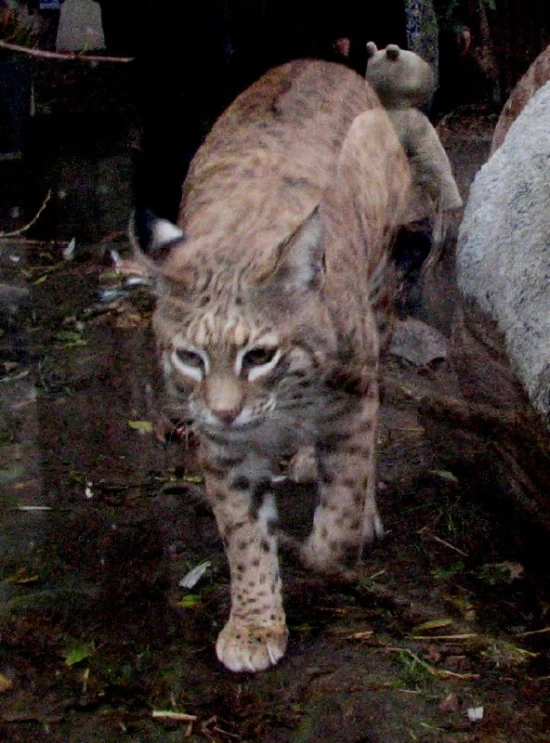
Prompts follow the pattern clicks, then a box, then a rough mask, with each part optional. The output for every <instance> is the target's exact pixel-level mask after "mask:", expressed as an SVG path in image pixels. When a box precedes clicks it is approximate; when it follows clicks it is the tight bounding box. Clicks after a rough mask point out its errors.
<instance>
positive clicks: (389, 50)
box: [386, 44, 401, 62]
mask: <svg viewBox="0 0 550 743" xmlns="http://www.w3.org/2000/svg"><path fill="white" fill-rule="evenodd" d="M400 52H401V49H400V47H398V46H397V44H388V46H387V47H386V57H387V58H388V59H391V61H392V62H395V60H396V59H397V58H398V57H399V53H400Z"/></svg>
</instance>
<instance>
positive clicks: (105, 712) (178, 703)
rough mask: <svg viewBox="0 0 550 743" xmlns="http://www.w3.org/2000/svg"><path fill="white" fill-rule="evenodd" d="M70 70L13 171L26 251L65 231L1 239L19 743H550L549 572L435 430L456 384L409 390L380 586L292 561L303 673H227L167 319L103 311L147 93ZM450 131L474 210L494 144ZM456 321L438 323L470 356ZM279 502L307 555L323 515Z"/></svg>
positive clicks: (57, 82) (390, 466) (304, 503)
mask: <svg viewBox="0 0 550 743" xmlns="http://www.w3.org/2000/svg"><path fill="white" fill-rule="evenodd" d="M48 70H50V71H46V72H42V73H41V78H40V82H41V86H42V87H41V88H40V90H39V91H38V96H37V98H38V104H39V108H38V117H37V119H36V120H35V122H34V123H33V131H32V139H31V144H32V147H31V152H30V155H28V156H27V155H26V159H25V160H24V161H23V162H12V163H0V166H1V168H2V170H1V171H0V174H1V175H0V188H1V190H2V192H3V199H4V203H3V205H2V207H1V209H0V216H1V218H2V227H3V229H4V231H8V230H10V229H14V228H17V227H18V226H21V225H22V224H24V223H25V221H29V220H30V219H31V218H32V215H33V214H34V213H35V212H36V210H37V209H38V208H39V206H40V204H41V203H42V201H43V199H44V197H45V193H46V192H47V190H48V188H49V189H51V196H50V200H49V202H48V204H47V205H46V207H45V210H44V213H43V215H42V216H41V217H40V220H41V221H38V222H37V224H36V225H35V226H34V227H33V228H31V230H29V231H27V232H25V233H24V234H20V235H16V236H13V237H3V238H2V239H0V266H1V282H2V284H1V289H2V293H1V296H0V302H1V303H2V304H1V306H0V309H1V313H2V322H1V330H0V333H1V334H0V349H1V356H0V410H1V413H0V450H1V455H2V458H1V461H0V740H5V741H9V743H27V742H28V741H34V740H39V739H40V740H44V741H52V743H67V742H70V743H77V742H78V743H92V742H94V741H97V742H98V743H99V742H101V743H111V741H113V742H114V741H129V742H130V741H131V742H132V743H138V742H139V743H154V742H155V741H167V742H169V741H174V742H175V741H184V740H189V741H197V742H198V741H216V742H218V741H219V742H220V743H221V742H229V741H248V742H249V743H309V742H311V743H313V742H317V741H327V742H328V743H340V742H341V743H405V741H422V742H424V743H431V742H432V741H433V742H434V743H435V742H444V743H455V742H456V743H466V742H468V743H470V742H473V741H479V742H483V743H531V742H534V741H547V742H548V741H550V732H549V731H550V720H549V716H550V715H549V694H548V689H549V682H550V664H549V653H550V645H549V642H550V631H549V630H550V627H549V624H550V620H549V617H548V611H549V608H550V583H549V581H548V575H547V564H548V561H547V560H548V553H547V552H543V551H542V546H543V545H541V542H540V541H538V540H539V535H538V534H536V533H535V532H530V531H529V530H528V529H525V528H524V527H523V525H522V524H520V523H519V522H518V521H517V520H516V519H515V516H514V513H513V512H512V511H508V510H507V509H506V507H504V506H503V505H502V504H503V503H505V501H506V499H505V497H503V498H502V499H496V500H495V499H491V498H488V497H487V482H486V481H485V480H484V473H483V472H479V476H478V477H477V476H472V466H473V465H472V462H474V461H475V457H474V453H473V452H472V453H471V454H472V456H471V457H470V456H469V452H468V447H467V445H465V444H464V440H463V438H464V437H463V435H462V433H463V432H462V431H461V430H458V429H456V430H455V429H453V427H452V426H447V427H445V426H441V424H440V422H439V423H437V424H436V422H435V421H432V420H431V418H430V414H429V411H428V412H426V409H425V406H423V401H424V400H425V398H426V396H427V395H428V396H429V395H441V396H443V395H445V396H446V397H447V398H448V397H449V396H451V397H453V396H456V399H459V398H460V385H459V383H458V380H457V376H456V371H455V370H454V369H453V367H452V365H451V364H450V363H449V362H445V361H440V362H438V363H434V364H430V365H424V366H418V365H413V364H411V363H410V362H407V361H405V360H404V359H403V358H398V357H392V358H390V359H389V360H388V362H387V364H386V366H385V369H384V379H385V387H386V395H385V403H384V408H383V414H382V427H381V432H380V454H379V458H380V466H379V502H380V509H381V512H382V514H383V517H384V521H385V526H386V529H387V534H386V537H385V539H384V540H383V542H381V543H380V544H378V545H375V546H374V547H373V548H372V549H371V550H370V551H369V552H368V553H367V554H366V556H365V561H364V564H363V566H362V568H361V576H360V578H359V579H357V580H355V581H352V582H349V583H344V582H336V581H326V580H324V579H321V578H317V577H315V576H312V575H310V574H307V573H305V572H304V571H302V570H301V569H300V568H299V567H297V566H296V565H294V564H293V563H292V562H291V561H290V560H287V559H286V558H284V557H283V565H284V580H285V595H286V608H287V617H288V621H289V624H290V628H291V639H290V645H289V650H288V654H287V656H286V658H285V659H284V660H283V661H282V662H281V663H280V665H279V666H278V667H276V668H274V669H273V670H271V671H268V672H266V673H263V674H260V675H257V676H253V677H251V676H248V675H233V674H231V673H229V672H228V671H226V670H224V669H223V668H222V667H221V666H220V664H219V663H218V662H217V660H216V658H215V653H214V650H213V644H214V641H215V638H216V635H217V633H218V631H219V630H220V628H221V627H222V625H223V622H224V619H225V617H226V615H227V611H228V573H227V569H226V565H225V560H224V556H223V552H222V548H221V544H220V541H219V539H218V536H217V532H216V529H215V525H214V522H213V518H212V516H211V514H210V513H209V510H208V508H207V507H206V506H205V504H204V502H203V499H202V493H201V479H200V473H199V472H198V470H197V467H196V464H195V462H194V458H193V447H192V442H186V441H185V440H182V439H181V437H178V436H177V435H176V434H173V435H172V436H171V440H169V441H168V442H166V441H163V440H161V438H162V436H161V435H160V434H161V431H159V425H158V420H157V418H156V417H155V415H154V412H153V410H154V404H152V402H151V400H152V399H154V397H155V391H156V390H157V389H158V387H159V384H160V379H159V373H158V371H157V368H156V364H155V360H154V356H153V352H152V344H151V338H150V333H149V326H148V323H149V319H150V311H151V305H150V300H149V299H148V297H147V296H146V295H145V294H143V293H140V292H137V293H135V294H133V295H132V296H129V297H127V298H122V299H120V298H119V299H116V300H114V301H113V302H110V303H109V302H107V303H105V302H104V303H99V302H98V298H97V296H98V292H99V291H101V290H103V289H105V288H107V287H110V286H113V285H116V283H117V278H116V276H115V275H114V274H113V270H112V265H111V261H110V257H109V256H110V250H111V249H112V248H116V249H119V250H124V246H125V239H124V234H123V231H124V229H125V223H126V218H127V213H128V210H129V205H130V192H129V181H130V164H129V159H128V156H127V149H126V145H127V137H128V130H129V129H131V128H132V127H133V126H134V124H133V120H132V116H131V109H130V116H128V114H127V113H125V110H121V109H120V106H118V105H116V102H113V98H112V97H111V96H112V93H113V90H116V91H120V90H124V88H123V83H124V73H116V74H117V75H120V79H119V80H118V81H117V82H116V85H115V86H113V85H112V80H111V78H110V77H109V76H106V74H105V73H103V72H99V73H98V76H97V78H96V77H95V76H94V75H93V74H91V75H87V76H86V77H85V81H84V83H82V81H79V79H78V73H74V74H73V73H71V72H68V73H65V72H64V73H63V75H62V76H60V75H59V73H58V72H57V73H55V75H54V73H53V72H52V71H51V70H53V68H51V69H50V68H48ZM106 77H107V79H105V78H106ZM82 85H84V86H85V87H84V88H82ZM86 86H87V87H86ZM83 91H84V95H83ZM476 122H477V119H476ZM451 129H452V131H451V132H450V133H449V136H448V138H447V140H446V141H447V144H448V146H449V148H450V151H451V154H452V156H453V158H454V160H455V164H456V167H457V173H458V176H459V180H460V184H461V187H462V189H463V191H466V190H467V187H468V184H469V182H470V181H471V178H472V177H473V175H474V173H475V171H476V169H477V168H478V167H479V166H480V164H481V163H482V162H483V159H484V158H485V157H486V153H487V152H488V146H489V136H488V135H489V130H488V128H487V127H486V126H483V122H482V123H481V124H479V131H477V130H476V129H475V127H474V128H472V125H471V120H468V122H467V127H466V131H462V130H461V129H460V127H454V126H453V127H451ZM8 183H9V186H7V185H6V184H8ZM12 184H13V187H11V186H12ZM10 200H11V201H10ZM14 209H15V211H14ZM73 237H76V248H75V250H74V253H71V254H70V255H69V254H68V253H67V251H66V249H67V246H68V244H69V241H70V240H71V238H73ZM46 238H47V239H46ZM447 280H448V282H449V283H452V279H450V278H449V277H447ZM454 302H455V295H454V293H453V292H452V291H449V292H448V293H447V294H443V295H442V299H441V301H440V302H439V303H438V311H437V312H436V313H435V314H436V315H437V316H436V317H434V318H432V319H433V322H434V323H435V324H436V325H437V326H438V327H439V328H440V329H441V330H443V331H445V332H446V330H448V327H449V318H450V316H451V315H452V312H453V306H454ZM426 314H429V312H428V310H425V312H424V315H426ZM424 319H430V318H429V317H424ZM434 431H436V434H437V437H439V439H440V441H439V443H440V444H441V446H435V445H434ZM488 444H489V442H488ZM449 452H451V453H452V452H455V453H456V456H449ZM280 490H281V492H280V499H279V503H280V511H281V521H282V525H283V526H284V527H285V528H287V529H289V530H291V531H292V530H294V531H295V532H296V533H298V534H300V533H303V532H304V531H305V530H306V528H307V526H306V525H307V520H308V518H309V517H310V515H311V510H312V507H313V493H312V492H311V490H310V489H309V488H308V487H306V486H300V487H298V486H293V485H290V484H289V483H285V484H283V485H282V486H281V487H280ZM504 495H505V494H504ZM203 563H206V568H205V572H204V573H203V574H202V577H200V579H199V580H198V582H197V583H196V585H194V586H193V587H192V588H184V587H182V586H180V582H181V581H182V579H183V578H184V576H186V575H187V574H188V573H189V571H190V570H191V569H193V568H194V567H196V566H198V565H200V564H203Z"/></svg>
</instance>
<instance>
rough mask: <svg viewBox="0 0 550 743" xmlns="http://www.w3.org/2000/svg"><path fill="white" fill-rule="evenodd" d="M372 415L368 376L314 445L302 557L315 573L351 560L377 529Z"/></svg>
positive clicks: (374, 393)
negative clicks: (314, 488) (314, 479)
mask: <svg viewBox="0 0 550 743" xmlns="http://www.w3.org/2000/svg"><path fill="white" fill-rule="evenodd" d="M377 418H378V386H377V383H376V381H375V380H372V381H371V382H370V383H369V385H368V387H367V390H366V392H365V394H364V395H363V397H362V398H361V400H360V402H359V405H358V406H357V407H356V409H355V410H354V411H353V412H350V413H348V414H347V415H344V416H342V417H341V419H339V420H338V421H337V423H336V425H335V427H334V430H333V432H332V433H331V435H330V437H328V438H326V439H325V440H323V441H320V442H319V443H318V445H317V457H318V467H319V477H318V481H319V505H318V506H317V509H316V511H315V515H314V520H313V530H312V533H311V535H310V536H309V538H308V539H307V541H306V543H305V544H304V546H303V550H302V558H303V560H304V562H305V563H306V565H308V566H310V567H312V568H314V569H316V570H319V571H321V572H331V571H334V570H337V569H338V566H339V565H341V563H342V562H343V561H347V560H349V559H355V560H357V559H358V558H359V557H360V555H361V551H362V548H363V545H364V544H365V542H368V541H372V540H373V539H374V537H376V536H381V534H382V522H381V520H380V517H379V515H378V510H377V508H376V498H375V445H376V427H377Z"/></svg>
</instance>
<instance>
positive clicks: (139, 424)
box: [128, 421, 153, 433]
mask: <svg viewBox="0 0 550 743" xmlns="http://www.w3.org/2000/svg"><path fill="white" fill-rule="evenodd" d="M128 425H129V426H130V428H132V429H133V430H134V431H139V432H140V433H150V432H151V431H152V430H153V424H152V423H151V421H128Z"/></svg>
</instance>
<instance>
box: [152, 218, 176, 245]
mask: <svg viewBox="0 0 550 743" xmlns="http://www.w3.org/2000/svg"><path fill="white" fill-rule="evenodd" d="M151 237H152V243H153V246H154V248H158V247H160V246H161V245H165V244H166V243H169V242H173V241H174V240H180V239H181V238H182V237H183V230H182V229H181V228H180V227H178V226H177V225H175V224H173V223H172V222H169V221H168V220H167V219H160V218H159V219H155V221H154V222H153V224H152V235H151Z"/></svg>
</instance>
